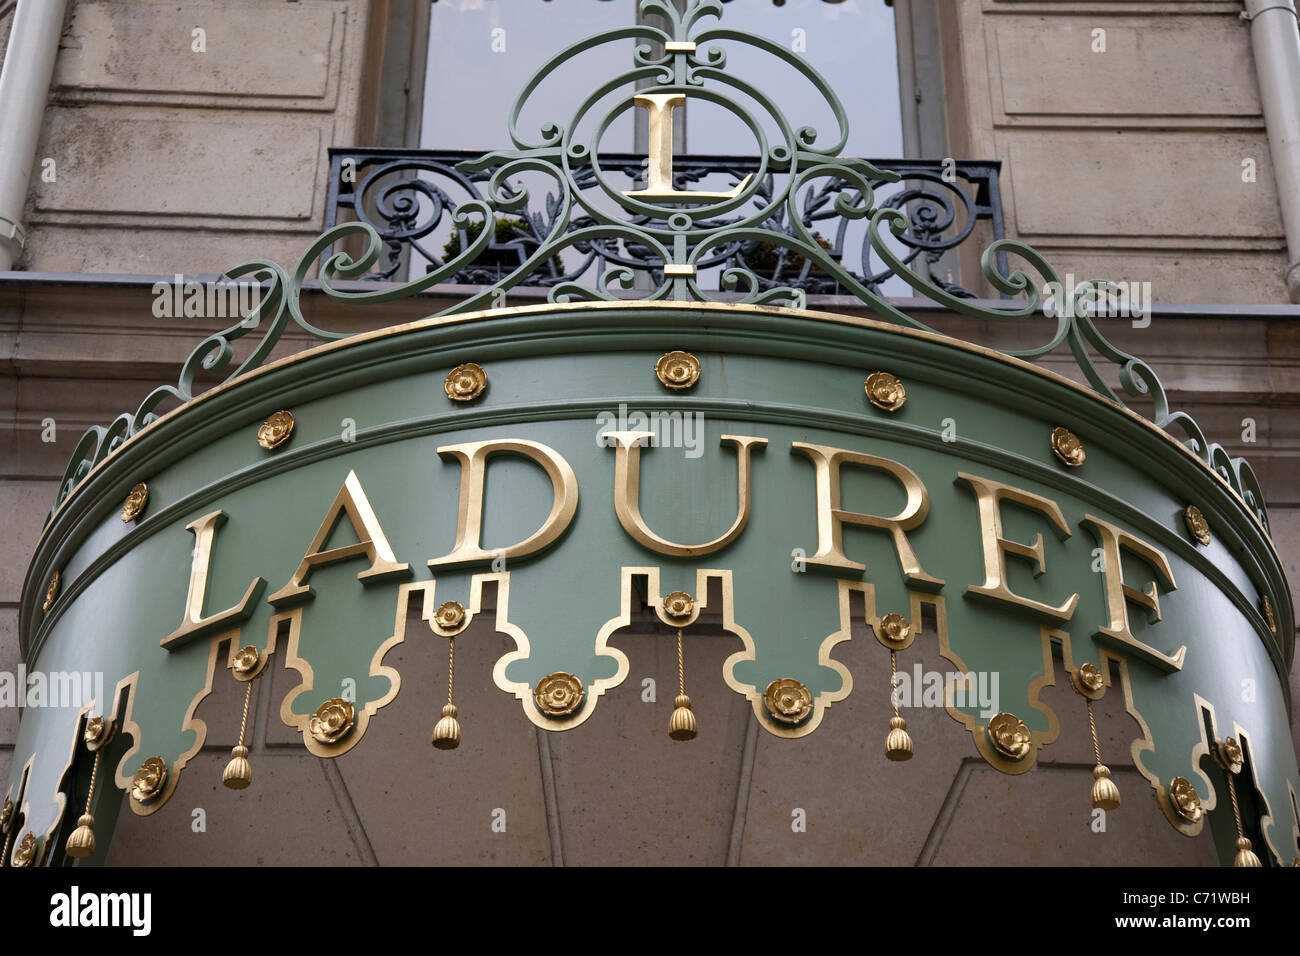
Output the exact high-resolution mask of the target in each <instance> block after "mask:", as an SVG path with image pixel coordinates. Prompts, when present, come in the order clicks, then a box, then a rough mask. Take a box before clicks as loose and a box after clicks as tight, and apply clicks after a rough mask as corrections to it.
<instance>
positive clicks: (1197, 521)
mask: <svg viewBox="0 0 1300 956" xmlns="http://www.w3.org/2000/svg"><path fill="white" fill-rule="evenodd" d="M1183 520H1184V521H1186V522H1187V530H1188V531H1190V532H1191V534H1192V537H1193V538H1195V539H1196V540H1197V541H1199V542H1200V543H1201V544H1209V543H1210V523H1209V522H1208V521H1206V520H1205V515H1203V514H1202V513H1201V509H1200V508H1198V507H1196V505H1188V506H1187V510H1186V511H1184V512H1183Z"/></svg>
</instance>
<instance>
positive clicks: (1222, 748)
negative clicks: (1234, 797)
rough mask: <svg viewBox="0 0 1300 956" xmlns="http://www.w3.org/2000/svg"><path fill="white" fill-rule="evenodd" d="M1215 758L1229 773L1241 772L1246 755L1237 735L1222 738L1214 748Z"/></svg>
mask: <svg viewBox="0 0 1300 956" xmlns="http://www.w3.org/2000/svg"><path fill="white" fill-rule="evenodd" d="M1214 758H1215V760H1217V761H1218V764H1219V766H1220V767H1222V768H1223V769H1224V770H1225V771H1226V772H1228V773H1233V774H1236V773H1241V768H1242V767H1243V766H1244V765H1245V762H1246V757H1245V755H1244V754H1243V753H1242V752H1241V744H1239V743H1238V742H1237V738H1236V737H1225V738H1224V739H1223V740H1220V741H1219V743H1218V746H1216V747H1215V748H1214Z"/></svg>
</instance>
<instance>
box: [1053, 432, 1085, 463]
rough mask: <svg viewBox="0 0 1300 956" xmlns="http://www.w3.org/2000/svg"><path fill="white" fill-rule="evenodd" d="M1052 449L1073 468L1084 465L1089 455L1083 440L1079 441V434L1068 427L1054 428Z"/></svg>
mask: <svg viewBox="0 0 1300 956" xmlns="http://www.w3.org/2000/svg"><path fill="white" fill-rule="evenodd" d="M1052 451H1054V452H1055V453H1056V457H1057V458H1059V459H1061V461H1063V462H1065V464H1067V465H1069V466H1070V467H1071V468H1077V467H1078V466H1079V465H1082V464H1083V462H1084V459H1086V458H1087V457H1088V455H1087V453H1086V452H1084V450H1083V442H1081V441H1079V436H1078V435H1076V434H1075V433H1074V432H1072V431H1070V429H1068V428H1053V429H1052Z"/></svg>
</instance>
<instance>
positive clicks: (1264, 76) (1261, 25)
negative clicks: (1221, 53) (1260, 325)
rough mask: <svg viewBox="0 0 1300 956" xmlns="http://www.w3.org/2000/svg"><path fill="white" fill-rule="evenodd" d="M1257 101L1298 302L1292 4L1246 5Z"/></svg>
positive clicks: (1298, 158)
mask: <svg viewBox="0 0 1300 956" xmlns="http://www.w3.org/2000/svg"><path fill="white" fill-rule="evenodd" d="M1245 5H1246V11H1245V12H1244V13H1243V14H1242V15H1241V18H1242V19H1243V20H1248V21H1250V45H1251V49H1252V50H1253V51H1254V54H1255V75H1256V76H1257V77H1258V79H1259V98H1260V102H1261V103H1262V105H1263V107H1264V124H1265V126H1267V128H1268V149H1269V153H1270V154H1271V155H1272V157H1273V175H1274V177H1275V178H1276V180H1277V198H1278V204H1279V205H1280V206H1281V208H1282V228H1283V231H1284V232H1285V233H1286V245H1287V250H1288V253H1289V258H1290V262H1289V264H1288V265H1287V267H1286V289H1287V294H1288V295H1289V296H1290V297H1291V301H1292V302H1300V29H1297V25H1296V20H1297V18H1296V9H1295V4H1294V3H1293V2H1292V0H1245Z"/></svg>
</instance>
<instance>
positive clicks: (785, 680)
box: [763, 677, 812, 724]
mask: <svg viewBox="0 0 1300 956" xmlns="http://www.w3.org/2000/svg"><path fill="white" fill-rule="evenodd" d="M763 703H764V704H766V705H767V712H768V713H769V714H771V715H772V717H773V718H775V719H776V720H779V721H781V723H783V724H799V723H803V721H804V720H806V719H807V718H808V715H809V714H810V713H812V694H810V693H808V688H807V687H805V686H804V685H803V684H801V683H799V681H797V680H795V679H794V678H793V677H782V678H781V679H780V680H774V681H772V683H770V684H768V685H767V690H766V691H764V692H763Z"/></svg>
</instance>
